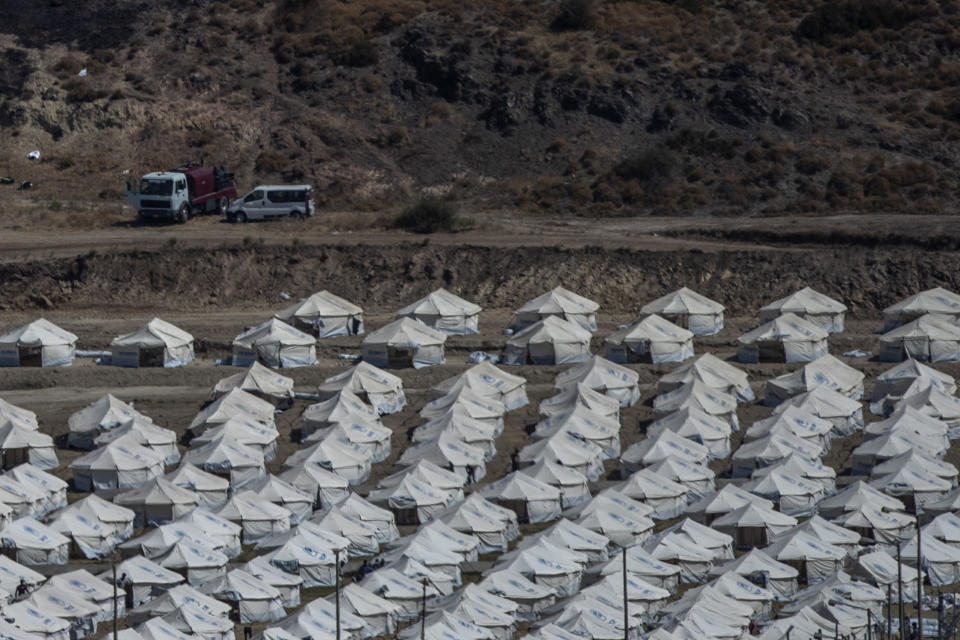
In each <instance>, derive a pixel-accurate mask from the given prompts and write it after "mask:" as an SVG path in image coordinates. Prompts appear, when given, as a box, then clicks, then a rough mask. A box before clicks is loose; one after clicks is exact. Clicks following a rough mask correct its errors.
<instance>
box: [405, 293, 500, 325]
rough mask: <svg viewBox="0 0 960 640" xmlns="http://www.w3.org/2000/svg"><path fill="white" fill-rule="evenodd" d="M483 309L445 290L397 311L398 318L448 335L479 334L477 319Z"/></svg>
mask: <svg viewBox="0 0 960 640" xmlns="http://www.w3.org/2000/svg"><path fill="white" fill-rule="evenodd" d="M480 311H482V309H481V308H480V306H479V305H475V304H473V303H472V302H468V301H466V300H464V299H463V298H461V297H459V296H456V295H454V294H452V293H450V292H449V291H447V290H446V289H444V288H442V287H441V288H439V289H437V290H436V291H434V292H432V293H429V294H427V295H426V296H425V297H423V298H420V299H419V300H417V301H416V302H414V303H412V304H409V305H407V306H406V307H404V308H402V309H400V310H399V311H397V314H396V317H397V318H398V319H399V318H413V319H416V320H419V321H420V322H422V323H424V324H426V325H427V326H428V327H431V328H433V329H436V330H437V331H440V332H441V333H445V334H447V335H464V334H468V333H478V331H477V319H478V317H479V315H480Z"/></svg>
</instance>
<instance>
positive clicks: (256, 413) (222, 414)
mask: <svg viewBox="0 0 960 640" xmlns="http://www.w3.org/2000/svg"><path fill="white" fill-rule="evenodd" d="M275 412H276V407H274V406H273V405H272V404H271V403H269V402H267V401H266V400H263V399H261V398H258V397H257V396H255V395H253V394H251V393H247V392H246V391H243V390H242V389H238V388H236V387H235V388H233V389H231V390H230V391H228V392H227V393H226V395H222V396H220V397H219V398H217V399H216V400H214V401H213V402H211V403H210V404H208V405H206V406H205V407H204V408H203V409H201V410H200V411H199V412H197V415H196V416H195V417H194V418H193V421H192V422H191V423H190V426H189V427H188V430H189V434H190V436H191V437H192V436H197V435H199V434H201V433H203V432H204V431H205V430H207V429H208V428H209V427H213V426H216V425H218V424H223V423H224V422H227V421H228V420H230V419H231V418H233V417H234V416H240V417H242V418H244V419H246V420H249V421H254V422H259V423H260V424H263V425H266V426H269V427H273V428H276V421H275V420H274V413H275Z"/></svg>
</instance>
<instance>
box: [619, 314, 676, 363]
mask: <svg viewBox="0 0 960 640" xmlns="http://www.w3.org/2000/svg"><path fill="white" fill-rule="evenodd" d="M603 356H604V357H605V358H606V359H607V360H610V361H611V362H619V363H627V362H652V363H653V364H664V363H676V362H683V361H684V360H686V359H688V358H692V357H693V333H692V332H690V331H687V330H686V329H683V328H681V327H678V326H677V325H675V324H673V323H672V322H670V321H669V320H664V319H663V318H661V317H660V316H658V315H655V314H654V315H649V316H647V317H645V318H643V319H642V320H638V321H636V322H634V323H632V324H630V325H629V326H627V327H624V328H623V329H618V330H617V331H614V332H613V333H611V334H610V335H609V336H607V337H606V339H605V340H604V343H603Z"/></svg>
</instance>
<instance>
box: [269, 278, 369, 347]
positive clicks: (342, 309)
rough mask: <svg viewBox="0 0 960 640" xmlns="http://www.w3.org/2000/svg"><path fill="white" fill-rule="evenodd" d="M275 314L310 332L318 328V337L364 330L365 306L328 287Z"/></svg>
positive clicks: (357, 333) (358, 333)
mask: <svg viewBox="0 0 960 640" xmlns="http://www.w3.org/2000/svg"><path fill="white" fill-rule="evenodd" d="M275 317H277V318H279V319H280V320H283V321H284V322H286V323H288V324H292V325H295V326H298V327H301V328H303V329H307V330H309V331H311V332H313V331H316V333H317V337H318V338H334V337H338V336H349V335H360V334H361V333H363V309H361V308H360V307H358V306H357V305H355V304H353V303H352V302H349V301H347V300H344V299H343V298H341V297H340V296H337V295H334V294H332V293H330V292H329V291H326V290H323V291H319V292H317V293H315V294H313V295H311V296H310V297H309V298H305V299H303V300H300V301H299V302H297V303H296V304H293V305H290V306H289V307H287V308H285V309H283V310H282V311H278V312H277V313H276V314H275Z"/></svg>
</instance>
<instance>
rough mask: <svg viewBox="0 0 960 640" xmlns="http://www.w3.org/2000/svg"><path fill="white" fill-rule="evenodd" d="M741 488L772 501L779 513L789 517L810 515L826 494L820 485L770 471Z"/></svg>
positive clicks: (787, 474)
mask: <svg viewBox="0 0 960 640" xmlns="http://www.w3.org/2000/svg"><path fill="white" fill-rule="evenodd" d="M741 488H742V489H743V490H744V491H749V492H751V493H755V494H757V495H758V496H761V497H763V498H766V499H767V500H772V501H773V502H774V503H775V504H776V505H777V508H778V509H779V510H780V511H781V512H783V513H785V514H787V515H791V516H807V515H811V514H812V513H813V512H814V511H815V510H816V505H817V503H818V502H819V501H820V500H821V499H822V498H823V497H824V495H825V493H826V491H825V490H824V488H823V485H821V484H820V483H818V482H808V481H806V480H804V479H802V478H799V477H797V476H794V475H793V474H791V473H789V472H786V471H772V472H770V473H768V474H766V475H764V476H761V477H759V478H755V479H753V480H751V481H750V482H747V483H746V484H744V485H743V486H742V487H741Z"/></svg>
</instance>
